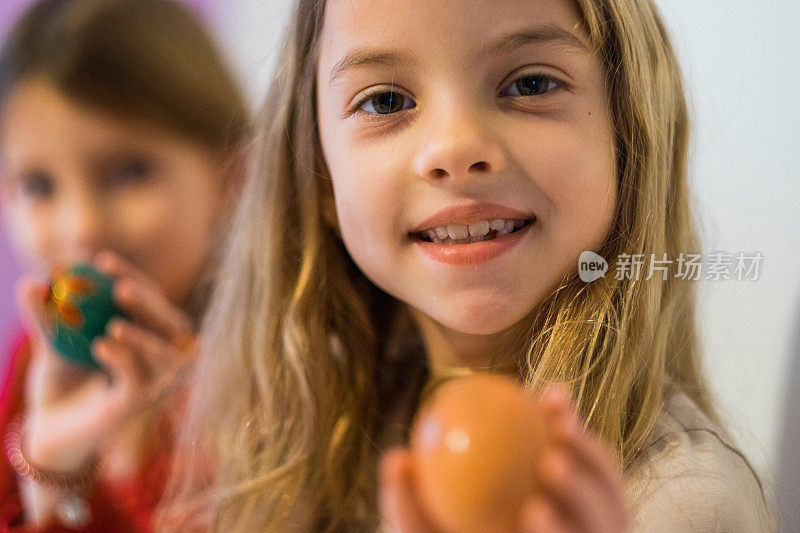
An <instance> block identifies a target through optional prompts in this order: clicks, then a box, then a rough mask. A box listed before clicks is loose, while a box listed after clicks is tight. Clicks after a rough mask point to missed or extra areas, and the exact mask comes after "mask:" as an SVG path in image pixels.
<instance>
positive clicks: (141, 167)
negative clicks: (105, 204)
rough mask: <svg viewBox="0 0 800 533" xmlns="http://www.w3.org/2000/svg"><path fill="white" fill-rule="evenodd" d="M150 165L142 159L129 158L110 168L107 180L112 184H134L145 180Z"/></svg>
mask: <svg viewBox="0 0 800 533" xmlns="http://www.w3.org/2000/svg"><path fill="white" fill-rule="evenodd" d="M151 172H152V165H151V164H150V163H149V162H147V161H145V160H144V159H130V160H126V161H123V162H121V163H119V164H117V165H114V166H113V167H112V168H111V172H110V175H109V181H110V184H111V185H114V186H126V185H136V184H138V183H142V182H144V181H146V180H147V178H148V177H149V176H150V173H151Z"/></svg>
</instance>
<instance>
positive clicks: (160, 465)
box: [0, 333, 169, 533]
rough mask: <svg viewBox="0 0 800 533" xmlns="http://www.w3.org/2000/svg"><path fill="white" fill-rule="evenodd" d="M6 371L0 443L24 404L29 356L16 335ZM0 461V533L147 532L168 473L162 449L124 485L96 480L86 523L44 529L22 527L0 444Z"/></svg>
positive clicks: (0, 396) (0, 392) (24, 340)
mask: <svg viewBox="0 0 800 533" xmlns="http://www.w3.org/2000/svg"><path fill="white" fill-rule="evenodd" d="M12 346H13V349H12V351H11V356H10V360H9V361H8V364H7V365H6V367H7V369H8V371H7V372H6V375H5V376H4V377H2V378H0V379H2V381H0V383H2V388H1V389H0V442H4V440H5V434H6V431H7V428H8V425H9V423H10V422H11V421H12V420H13V419H14V418H15V416H16V415H17V414H19V413H21V412H22V410H23V408H24V397H25V395H24V392H25V390H24V389H25V374H26V372H27V369H28V363H29V360H30V339H29V337H28V336H27V335H26V334H24V333H21V334H20V335H18V336H17V339H16V341H15V342H14V343H13V345H12ZM2 448H3V449H2V457H1V458H0V459H2V460H0V533H5V532H8V533H11V532H16V533H28V532H33V531H37V532H41V531H44V532H46V533H75V532H76V531H82V532H85V533H108V532H111V531H113V532H115V533H127V532H131V533H134V532H135V533H142V532H145V533H146V532H149V531H152V530H153V524H152V519H153V513H154V511H155V508H156V506H157V505H158V501H159V499H160V498H161V494H162V492H163V488H164V486H165V484H166V479H167V475H168V474H169V455H168V454H167V453H166V450H168V448H167V447H164V448H163V450H164V451H162V453H160V454H156V456H155V457H154V458H153V459H152V460H151V461H150V462H149V464H148V465H147V466H146V467H145V468H144V470H143V471H142V472H141V474H140V475H139V476H138V477H137V478H136V479H133V480H130V481H129V482H125V483H113V484H112V483H102V482H101V483H98V484H97V485H96V486H95V487H94V489H93V491H92V495H91V497H90V502H89V503H90V508H91V512H92V522H91V523H90V524H89V525H88V526H87V527H86V528H84V529H82V530H73V529H66V528H63V527H61V526H57V525H53V526H51V527H48V528H46V529H45V530H34V529H32V528H29V527H25V526H22V525H21V524H22V504H21V500H20V495H19V488H18V485H17V475H16V473H15V472H14V470H13V469H12V468H11V465H9V463H8V460H7V459H6V454H5V448H4V447H2Z"/></svg>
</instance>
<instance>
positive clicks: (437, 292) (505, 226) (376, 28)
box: [162, 0, 771, 532]
mask: <svg viewBox="0 0 800 533" xmlns="http://www.w3.org/2000/svg"><path fill="white" fill-rule="evenodd" d="M281 53H282V56H281V60H280V64H279V67H278V69H277V77H276V79H275V81H274V83H273V86H272V87H271V90H270V93H269V95H268V97H267V101H266V107H265V115H264V119H263V123H262V125H261V129H262V131H261V133H262V135H263V140H262V143H261V145H260V153H259V155H258V159H259V163H258V165H256V167H255V168H253V169H252V172H251V173H250V176H249V180H248V182H247V184H246V186H245V190H244V196H243V202H242V204H241V205H240V207H239V211H238V213H237V217H236V225H235V227H234V229H233V234H232V238H231V240H230V242H229V244H228V250H227V256H226V260H225V261H224V267H223V271H224V275H223V276H222V282H221V283H220V284H219V285H218V286H217V287H216V289H215V294H214V296H213V298H212V306H211V314H210V319H209V321H208V322H207V325H208V329H207V330H206V335H205V336H204V343H203V345H202V347H201V351H200V357H201V360H202V364H201V365H200V366H199V371H198V374H197V375H196V376H195V378H196V379H197V383H198V389H197V390H198V391H202V394H196V395H194V396H193V397H192V399H191V400H190V412H191V417H190V420H189V426H188V429H187V431H186V433H185V434H184V435H183V437H182V439H181V442H180V446H181V448H180V449H181V450H183V453H187V454H191V453H192V452H193V450H198V449H202V450H204V451H205V450H211V451H212V453H213V455H214V456H215V457H216V458H217V464H216V468H215V471H216V472H217V477H216V479H215V482H214V483H213V484H212V485H210V486H208V485H206V484H205V483H204V482H203V481H204V480H205V478H203V479H202V480H200V481H198V479H197V477H198V476H196V475H195V474H193V473H192V472H191V471H184V472H181V473H177V475H176V477H175V478H174V479H173V482H172V483H171V485H170V490H169V498H170V499H171V500H172V504H171V505H169V506H166V507H165V509H164V513H163V515H162V520H163V524H164V525H165V526H167V527H168V528H169V527H172V528H174V529H176V530H181V528H185V527H188V526H189V525H191V524H193V523H196V521H194V520H193V518H195V516H194V515H193V511H192V509H205V508H209V507H210V508H212V509H213V510H214V511H213V514H212V516H211V517H210V518H209V521H208V522H204V523H201V526H202V527H212V528H214V529H215V530H218V531H256V530H259V531H295V530H296V531H369V530H375V529H376V528H380V527H389V528H393V529H394V530H399V531H407V532H411V531H415V532H416V531H422V532H426V531H459V532H464V531H571V532H574V531H592V532H619V531H625V530H635V531H707V530H709V528H710V527H715V528H717V529H716V530H721V531H734V530H736V531H739V530H742V531H756V530H759V531H760V530H767V529H770V528H771V517H770V513H769V509H768V505H767V504H766V502H765V500H764V498H763V494H762V491H761V486H760V481H759V479H758V476H757V475H756V474H755V473H754V472H753V471H752V469H751V468H750V465H749V463H748V462H747V460H746V459H744V457H743V456H742V455H741V454H740V453H739V452H738V450H737V449H736V447H735V443H732V442H731V440H730V438H729V437H728V435H727V434H726V432H725V431H724V429H723V428H722V425H721V423H720V421H719V417H718V416H717V414H716V409H715V406H714V401H713V398H712V397H711V394H710V392H709V388H708V385H707V383H706V380H705V378H704V376H703V375H702V373H701V370H700V369H701V364H700V361H701V359H700V357H701V356H700V347H699V343H698V338H697V333H696V332H697V327H696V324H695V296H694V287H693V285H692V283H693V282H692V281H689V280H685V279H682V278H680V277H677V276H674V275H673V274H674V273H675V272H674V268H675V267H676V265H675V264H673V265H672V266H671V267H670V269H671V270H670V272H669V274H670V275H669V276H665V277H664V278H663V279H662V278H661V277H658V276H656V277H651V278H650V279H647V280H645V279H643V278H642V279H635V278H630V277H625V276H619V277H618V276H615V275H611V274H609V275H607V276H605V277H600V278H599V279H596V280H595V281H593V282H591V283H586V282H584V281H582V280H581V279H580V277H579V275H578V272H577V265H578V258H579V257H580V256H581V254H582V253H583V252H585V251H591V252H593V253H596V254H598V255H600V256H602V257H604V258H607V259H609V260H612V259H613V258H615V257H619V256H620V255H621V254H634V253H637V254H638V253H641V254H646V255H649V254H655V255H656V256H657V257H661V255H662V254H667V255H668V256H670V257H677V256H678V255H679V254H680V253H695V252H696V251H697V248H698V239H697V236H696V231H695V228H694V223H693V218H692V216H693V215H692V210H691V200H690V197H689V193H688V187H687V178H686V158H687V149H688V118H687V109H686V104H685V100H684V94H683V89H682V84H681V75H680V71H679V68H678V65H677V62H676V58H675V55H674V53H673V51H672V47H671V45H670V41H669V38H668V35H667V32H666V31H665V27H664V24H663V22H662V20H661V18H660V15H659V13H658V10H657V9H656V7H655V5H654V3H653V2H652V1H651V0H578V1H574V2H573V1H570V0H545V1H536V2H534V1H523V2H520V1H518V0H508V1H505V0H503V1H496V2H483V1H479V0H446V1H440V2H429V1H426V0H408V1H404V2H389V1H386V2H384V1H383V0H379V1H376V0H353V1H348V2H344V1H340V0H327V1H325V0H298V2H297V3H296V6H295V10H294V12H293V16H292V19H291V22H290V25H289V30H288V33H287V35H286V40H285V45H284V47H283V48H282V51H281ZM475 372H486V373H490V374H503V375H505V376H506V378H505V379H509V380H511V383H512V386H511V387H510V388H509V387H508V382H507V381H503V380H502V378H500V377H498V376H483V375H482V374H481V376H472V377H469V376H467V377H463V379H449V378H452V377H453V376H455V375H457V374H459V373H464V374H470V373H475ZM482 378H486V380H485V381H482ZM489 378H491V379H489ZM498 380H500V381H498ZM436 383H443V384H442V385H441V386H440V387H437V386H436ZM426 384H427V385H428V387H427V388H426V387H425V386H426ZM553 384H560V386H561V387H563V389H562V392H559V390H558V389H555V390H554V389H552V388H551V387H552V386H553ZM423 389H425V390H424V391H423ZM423 392H424V393H423ZM212 420H213V424H210V423H209V422H208V421H212ZM412 427H413V431H411V428H412ZM690 431H691V433H690ZM410 432H411V433H412V434H411V435H409V433H410ZM487 439H488V440H487ZM408 446H410V449H409V448H408ZM445 448H446V449H445ZM472 451H475V453H474V454H473V455H472V456H471V459H468V460H462V459H463V456H461V455H458V454H460V453H471V452H472ZM526 451H527V452H526ZM504 454H507V455H504ZM498 455H504V456H503V457H500V458H498ZM504 458H505V459H508V460H509V461H510V463H504V462H503V459H504ZM484 460H485V461H484ZM446 461H453V463H454V464H455V463H458V464H455V466H454V468H452V469H451V468H450V465H448V464H445V462H446ZM459 464H460V465H461V466H459ZM426 465H427V466H428V467H429V468H427V469H425V468H424V467H425V466H426ZM487 465H488V466H487ZM432 469H438V471H439V473H438V474H437V473H436V472H432V471H431V470H432ZM448 476H450V477H448ZM521 480H522V481H521ZM525 480H530V481H529V482H526V481H525ZM482 483H485V485H486V486H488V487H491V488H492V490H491V491H490V490H484V489H486V487H482V486H481V484H482ZM505 489H513V490H508V491H504V490H505ZM487 494H489V496H486V495H487ZM492 495H494V496H496V498H494V500H493V501H492V502H490V503H488V504H486V506H485V507H482V504H480V503H479V502H482V501H483V502H488V501H489V500H491V499H492V498H490V496H492ZM484 496H486V498H484ZM482 498H484V499H482ZM448 502H449V503H448ZM191 504H195V505H196V506H195V507H191Z"/></svg>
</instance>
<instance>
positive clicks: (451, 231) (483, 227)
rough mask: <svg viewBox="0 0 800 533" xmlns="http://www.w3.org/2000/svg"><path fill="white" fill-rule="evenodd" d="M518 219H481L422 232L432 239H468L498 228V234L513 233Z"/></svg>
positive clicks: (482, 235)
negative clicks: (467, 223) (466, 223)
mask: <svg viewBox="0 0 800 533" xmlns="http://www.w3.org/2000/svg"><path fill="white" fill-rule="evenodd" d="M516 222H517V221H516V220H513V219H507V220H502V219H499V218H494V219H491V220H481V221H479V222H476V223H474V224H469V225H464V224H448V225H446V226H437V227H435V228H430V229H426V230H424V231H422V234H423V235H425V236H426V237H428V238H429V239H431V240H434V239H439V240H442V239H447V238H448V237H449V238H451V239H466V238H467V237H484V236H485V235H487V234H488V233H489V232H490V231H492V230H497V235H498V236H500V235H505V234H506V233H511V231H513V229H514V225H515V224H516Z"/></svg>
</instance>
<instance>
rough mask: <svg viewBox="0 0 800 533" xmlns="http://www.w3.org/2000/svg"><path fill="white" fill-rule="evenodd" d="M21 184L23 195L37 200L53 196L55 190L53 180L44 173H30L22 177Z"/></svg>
mask: <svg viewBox="0 0 800 533" xmlns="http://www.w3.org/2000/svg"><path fill="white" fill-rule="evenodd" d="M21 182H22V183H21V185H22V192H23V194H25V196H29V197H33V198H36V199H39V200H45V199H47V198H50V197H51V196H53V193H54V192H55V188H56V187H55V184H54V183H53V179H52V178H51V177H50V176H48V175H47V174H45V173H44V172H32V173H30V174H28V175H26V176H23V177H22V180H21Z"/></svg>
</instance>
